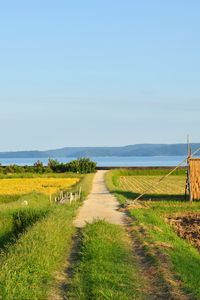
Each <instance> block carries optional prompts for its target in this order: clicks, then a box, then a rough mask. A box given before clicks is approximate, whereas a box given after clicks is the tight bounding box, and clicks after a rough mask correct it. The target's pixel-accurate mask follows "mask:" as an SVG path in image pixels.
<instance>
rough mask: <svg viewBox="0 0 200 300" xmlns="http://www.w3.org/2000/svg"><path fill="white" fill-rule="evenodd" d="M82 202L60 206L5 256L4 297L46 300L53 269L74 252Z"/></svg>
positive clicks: (0, 288) (0, 278)
mask: <svg viewBox="0 0 200 300" xmlns="http://www.w3.org/2000/svg"><path fill="white" fill-rule="evenodd" d="M77 207H78V204H73V205H71V206H69V205H59V206H56V207H55V208H54V210H53V212H52V213H51V214H50V215H48V217H46V218H44V219H43V220H42V221H40V222H37V223H36V224H35V225H33V226H32V227H31V228H30V229H29V230H28V231H27V232H25V233H24V234H22V235H21V236H20V238H19V239H18V240H17V241H16V243H15V244H13V245H11V246H10V247H9V248H8V249H7V251H6V252H5V254H4V255H2V256H1V260H0V266H1V273H0V295H1V296H0V299H4V300H5V299H20V300H22V299H24V300H25V299H26V300H28V299H46V298H47V296H48V291H49V289H50V286H51V283H52V280H53V272H54V271H55V270H56V269H57V268H58V267H59V263H61V262H62V260H63V257H64V256H65V255H67V254H68V253H69V251H70V245H71V238H72V235H73V233H74V227H73V226H72V220H73V218H74V215H75V211H76V209H77Z"/></svg>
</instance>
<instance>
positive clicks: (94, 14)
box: [0, 0, 200, 151]
mask: <svg viewBox="0 0 200 300" xmlns="http://www.w3.org/2000/svg"><path fill="white" fill-rule="evenodd" d="M199 12H200V1H194V0H191V1H186V0H185V1H184V0H181V1H179V0H173V1H172V0H168V1H161V0H151V1H149V0H140V1H135V0H123V1H122V0H120V1H119V0H101V1H97V0H96V1H95V0H84V1H82V0H74V1H66V0H58V1H52V0H48V1H47V0H43V1H38V0H34V1H21V0H18V1H14V0H12V1H11V0H10V1H9V0H8V1H0V54H1V55H0V108H1V109H0V135H1V144H0V151H5V150H19V149H49V148H58V147H63V146H110V145H116V146H117V145H126V144H135V143H176V142H185V140H186V135H187V133H190V135H191V139H192V141H194V142H195V141H198V142H200V131H199V129H200V118H199V115H200V114H199V113H200V85H199V82H200V76H199V75H200V34H199V32H200V18H199Z"/></svg>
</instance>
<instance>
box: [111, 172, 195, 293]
mask: <svg viewBox="0 0 200 300" xmlns="http://www.w3.org/2000/svg"><path fill="white" fill-rule="evenodd" d="M147 173H148V174H145V170H143V171H141V172H140V174H136V173H135V172H134V171H126V170H125V171H123V170H114V171H109V172H108V173H107V176H106V183H107V186H108V188H109V189H110V190H111V191H112V192H113V193H114V194H115V195H116V196H117V197H118V199H119V201H120V202H121V204H122V205H123V206H126V204H128V203H130V200H133V199H135V197H136V196H137V195H139V194H140V193H141V192H142V191H143V190H145V189H146V187H147V186H149V185H150V184H151V183H152V182H156V181H157V180H159V178H160V177H161V176H162V175H163V171H162V172H160V171H159V170H155V171H154V170H152V171H151V170H148V172H147ZM155 173H156V174H155ZM184 185H185V175H184V173H183V172H182V170H181V171H180V173H179V174H175V175H173V176H171V177H170V178H169V179H168V180H166V181H164V182H163V183H162V184H161V186H158V189H157V190H152V191H150V192H149V193H148V195H146V197H143V198H142V199H141V200H140V201H139V202H138V203H136V204H135V205H133V206H130V208H129V210H128V213H129V216H131V217H132V219H133V221H132V234H133V236H134V239H135V241H136V242H139V243H140V245H143V252H144V254H145V255H146V256H147V257H149V259H150V261H151V264H152V266H154V267H156V269H157V270H159V272H160V274H162V276H163V278H165V279H166V280H168V281H169V280H170V281H171V282H172V283H173V284H172V287H171V288H172V289H174V290H175V291H174V294H178V293H179V292H180V291H183V292H184V293H186V294H188V295H189V296H188V297H189V299H200V286H199V282H200V255H199V252H198V250H197V249H196V248H195V247H194V246H193V245H192V244H191V243H190V242H188V241H186V240H183V239H182V238H180V237H179V236H178V235H177V234H176V232H175V231H174V230H173V228H172V227H171V226H170V225H169V223H168V222H167V219H168V217H169V216H176V215H184V214H188V213H200V202H193V203H189V202H188V201H184ZM149 199H151V201H149ZM177 288H179V292H177V291H176V289H177ZM177 299H185V298H184V297H183V296H182V295H179V296H178V298H177Z"/></svg>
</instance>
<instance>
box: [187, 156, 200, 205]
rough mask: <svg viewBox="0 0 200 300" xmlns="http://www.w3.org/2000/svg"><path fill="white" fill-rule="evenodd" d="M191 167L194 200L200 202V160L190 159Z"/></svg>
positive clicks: (191, 186)
mask: <svg viewBox="0 0 200 300" xmlns="http://www.w3.org/2000/svg"><path fill="white" fill-rule="evenodd" d="M189 166H190V188H191V194H192V199H194V200H200V158H190V160H189Z"/></svg>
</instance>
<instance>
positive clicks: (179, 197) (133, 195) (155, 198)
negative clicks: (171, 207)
mask: <svg viewBox="0 0 200 300" xmlns="http://www.w3.org/2000/svg"><path fill="white" fill-rule="evenodd" d="M113 193H114V194H117V195H121V196H123V197H124V198H126V199H128V200H134V199H136V198H137V197H139V196H140V195H141V194H139V193H134V192H131V191H122V190H114V191H113ZM140 200H144V201H147V200H152V201H168V202H174V201H180V202H185V201H188V197H185V195H174V194H171V195H168V194H145V195H144V196H142V197H141V198H140Z"/></svg>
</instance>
